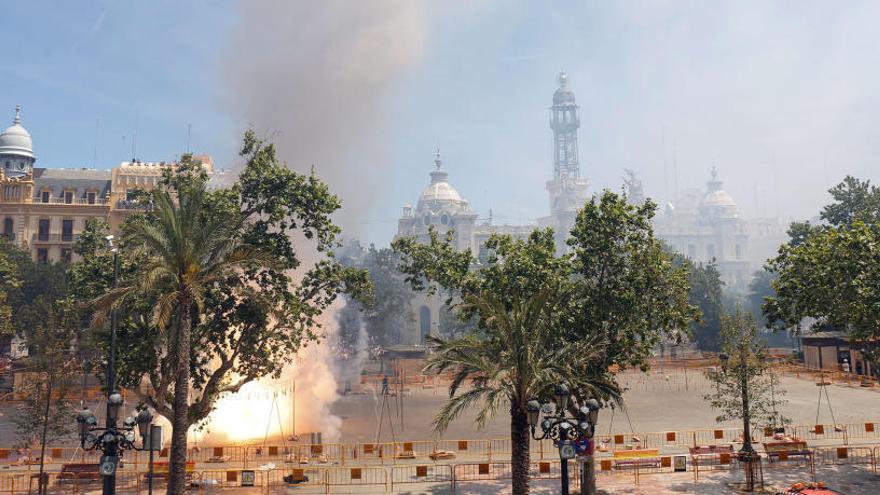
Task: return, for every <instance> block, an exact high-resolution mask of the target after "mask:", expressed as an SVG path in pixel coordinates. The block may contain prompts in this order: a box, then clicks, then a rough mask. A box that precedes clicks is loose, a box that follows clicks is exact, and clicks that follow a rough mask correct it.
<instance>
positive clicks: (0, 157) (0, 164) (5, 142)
mask: <svg viewBox="0 0 880 495" xmlns="http://www.w3.org/2000/svg"><path fill="white" fill-rule="evenodd" d="M35 161H37V157H36V156H35V155H34V146H33V142H32V141H31V135H30V134H29V133H28V131H27V130H26V129H25V128H24V127H22V125H21V106H20V105H16V107H15V118H14V119H12V125H11V126H9V127H7V128H6V130H5V131H3V133H2V134H0V168H2V169H3V174H4V175H5V176H6V177H8V178H18V177H25V176H27V175H30V174H31V173H32V172H33V168H34V162H35Z"/></svg>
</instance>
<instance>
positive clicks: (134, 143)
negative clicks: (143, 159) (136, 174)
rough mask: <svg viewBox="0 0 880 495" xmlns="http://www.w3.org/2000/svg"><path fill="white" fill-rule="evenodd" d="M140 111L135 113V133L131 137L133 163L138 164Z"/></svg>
mask: <svg viewBox="0 0 880 495" xmlns="http://www.w3.org/2000/svg"><path fill="white" fill-rule="evenodd" d="M137 136H138V111H137V110H135V111H134V133H132V135H131V161H132V163H137Z"/></svg>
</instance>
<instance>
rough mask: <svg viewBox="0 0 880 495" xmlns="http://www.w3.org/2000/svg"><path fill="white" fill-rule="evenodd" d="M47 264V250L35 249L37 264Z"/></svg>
mask: <svg viewBox="0 0 880 495" xmlns="http://www.w3.org/2000/svg"><path fill="white" fill-rule="evenodd" d="M48 262H49V250H48V249H46V248H40V249H37V263H42V264H44V265H45V264H46V263H48Z"/></svg>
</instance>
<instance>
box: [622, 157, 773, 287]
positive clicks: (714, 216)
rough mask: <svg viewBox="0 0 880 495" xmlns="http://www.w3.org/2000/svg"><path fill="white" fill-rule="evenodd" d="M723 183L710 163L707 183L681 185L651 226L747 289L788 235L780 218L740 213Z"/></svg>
mask: <svg viewBox="0 0 880 495" xmlns="http://www.w3.org/2000/svg"><path fill="white" fill-rule="evenodd" d="M723 186H724V183H723V182H722V181H721V180H720V179H719V178H718V171H717V170H716V169H715V167H712V171H711V175H710V179H709V181H707V182H706V189H705V190H703V191H699V190H687V191H684V192H683V194H681V195H680V197H679V198H678V200H677V202H676V204H672V203H669V204H667V205H666V207H665V208H664V209H663V211H661V212H659V213H658V214H657V216H656V217H655V219H654V231H655V233H656V235H657V236H658V237H659V238H661V239H663V241H665V242H666V243H667V244H668V245H669V246H670V247H671V248H672V249H675V250H676V251H678V252H679V253H681V254H683V255H685V256H687V257H688V258H690V259H691V260H692V261H694V262H695V263H710V262H713V261H714V262H715V263H716V265H717V267H718V271H719V272H720V274H721V280H722V281H723V282H724V284H725V286H726V288H727V289H730V290H733V291H734V292H740V293H745V292H746V291H747V290H748V285H749V282H751V280H752V277H753V275H754V273H755V272H756V271H758V270H761V268H762V267H763V265H764V263H765V262H766V261H767V259H768V258H770V257H772V256H774V255H775V254H776V250H777V248H778V247H779V245H780V244H782V243H784V242H785V241H786V239H787V235H786V225H785V224H784V223H783V222H782V220H781V219H779V218H752V219H743V218H741V217H740V214H739V210H738V206H737V203H736V201H735V200H734V199H733V197H732V196H731V195H730V194H728V192H727V191H725V190H724V187H723ZM628 189H629V187H628ZM639 194H641V192H640V193H639Z"/></svg>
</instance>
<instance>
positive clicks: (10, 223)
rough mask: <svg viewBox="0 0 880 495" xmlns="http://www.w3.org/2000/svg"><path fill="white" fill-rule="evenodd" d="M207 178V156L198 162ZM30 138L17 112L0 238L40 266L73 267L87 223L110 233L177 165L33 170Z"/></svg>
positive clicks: (6, 156)
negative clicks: (105, 226) (140, 195)
mask: <svg viewBox="0 0 880 495" xmlns="http://www.w3.org/2000/svg"><path fill="white" fill-rule="evenodd" d="M196 160H197V161H201V162H202V164H203V166H204V167H205V168H206V169H207V170H208V172H209V173H210V172H212V171H213V162H212V161H211V158H210V157H209V156H200V157H196ZM36 161H37V155H36V154H35V152H34V147H33V140H32V138H31V135H30V133H28V131H27V130H26V129H25V128H24V127H23V126H22V123H21V108H20V107H16V110H15V117H14V118H13V121H12V125H11V126H10V127H8V128H7V129H6V130H4V131H3V133H0V222H2V224H0V235H2V236H4V237H5V238H6V239H8V240H10V241H12V242H13V243H14V244H16V245H18V246H20V247H23V248H25V249H28V250H30V252H31V254H32V256H33V258H34V259H35V260H36V261H39V262H43V263H48V262H57V261H68V262H69V261H75V258H76V255H75V254H74V253H73V244H74V243H75V242H76V240H77V238H78V237H79V234H80V233H81V232H82V231H83V230H84V229H85V226H86V222H87V221H88V220H89V219H93V218H97V219H101V220H105V221H107V222H108V223H109V225H110V229H111V231H115V230H116V228H118V226H119V225H120V224H121V223H122V220H123V219H124V218H125V216H126V215H128V214H130V213H132V212H133V211H135V208H136V205H135V204H134V202H133V201H131V196H132V194H133V193H134V191H135V190H147V191H148V190H150V189H153V188H154V187H155V186H156V185H157V184H158V181H159V179H160V178H161V176H162V170H164V169H166V168H168V167H173V166H174V164H173V163H165V162H161V163H143V162H138V161H134V162H123V163H121V164H120V165H118V166H117V167H114V168H113V169H111V170H95V169H87V168H41V167H35V166H34V165H35V163H36Z"/></svg>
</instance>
